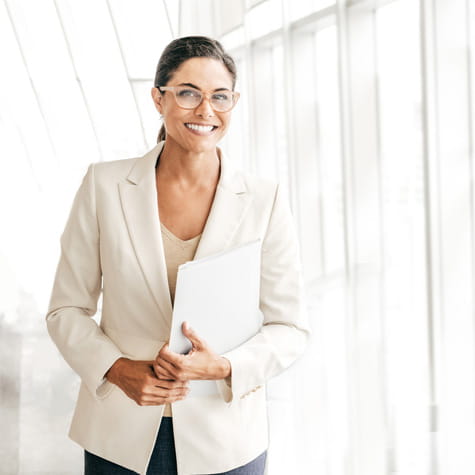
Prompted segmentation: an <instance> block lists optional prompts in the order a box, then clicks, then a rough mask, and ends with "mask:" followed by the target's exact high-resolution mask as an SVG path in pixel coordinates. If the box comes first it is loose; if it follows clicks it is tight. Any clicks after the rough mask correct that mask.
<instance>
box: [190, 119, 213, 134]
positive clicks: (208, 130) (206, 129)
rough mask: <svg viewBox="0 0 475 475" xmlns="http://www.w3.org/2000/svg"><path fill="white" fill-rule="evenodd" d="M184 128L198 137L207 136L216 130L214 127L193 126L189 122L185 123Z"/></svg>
mask: <svg viewBox="0 0 475 475" xmlns="http://www.w3.org/2000/svg"><path fill="white" fill-rule="evenodd" d="M185 127H186V128H187V129H190V130H192V131H193V132H196V133H198V134H199V135H203V134H209V133H211V132H213V130H215V129H217V126H216V125H200V124H193V123H190V122H187V123H186V124H185Z"/></svg>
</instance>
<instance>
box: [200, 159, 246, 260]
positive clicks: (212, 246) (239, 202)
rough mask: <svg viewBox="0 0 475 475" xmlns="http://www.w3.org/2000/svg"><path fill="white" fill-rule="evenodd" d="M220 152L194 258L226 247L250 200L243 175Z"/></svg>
mask: <svg viewBox="0 0 475 475" xmlns="http://www.w3.org/2000/svg"><path fill="white" fill-rule="evenodd" d="M219 153H220V162H221V170H220V177H219V181H218V186H217V188H216V193H215V196H214V200H213V204H212V205H211V210H210V212H209V215H208V219H207V221H206V225H205V227H204V229H203V233H202V235H201V239H200V242H199V244H198V248H197V250H196V253H195V257H194V258H195V259H199V258H200V257H206V256H208V255H210V254H215V253H217V252H220V251H223V250H225V249H227V248H228V247H229V245H230V244H231V241H232V238H233V237H234V234H235V233H236V231H237V229H238V227H239V224H240V223H241V222H242V219H243V218H244V215H245V213H246V211H247V209H248V207H249V205H250V204H251V201H252V200H251V196H250V193H247V188H246V185H245V183H244V180H243V177H242V175H241V174H240V173H239V172H238V171H236V170H234V169H233V168H232V166H231V164H230V162H229V159H228V158H227V157H226V156H225V155H224V154H223V153H222V152H221V150H219Z"/></svg>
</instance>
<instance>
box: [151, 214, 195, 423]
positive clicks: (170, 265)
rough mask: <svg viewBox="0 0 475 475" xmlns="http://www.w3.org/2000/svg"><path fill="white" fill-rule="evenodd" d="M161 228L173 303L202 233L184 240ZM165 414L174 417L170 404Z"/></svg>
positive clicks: (162, 226) (161, 225)
mask: <svg viewBox="0 0 475 475" xmlns="http://www.w3.org/2000/svg"><path fill="white" fill-rule="evenodd" d="M160 229H161V231H162V241H163V250H164V252H165V262H166V265H167V277H168V287H169V288H170V297H171V299H172V305H173V303H174V301H175V289H176V279H177V274H178V266H180V265H181V264H184V263H185V262H187V261H191V260H193V257H194V256H195V253H196V249H197V247H198V244H199V242H200V238H201V233H200V234H198V236H195V237H193V238H191V239H187V240H183V239H180V238H179V237H177V236H175V235H174V234H173V233H172V232H171V231H170V230H169V229H167V228H166V227H165V226H164V225H163V224H162V223H160ZM163 416H164V417H172V410H171V405H170V404H166V405H165V410H164V412H163Z"/></svg>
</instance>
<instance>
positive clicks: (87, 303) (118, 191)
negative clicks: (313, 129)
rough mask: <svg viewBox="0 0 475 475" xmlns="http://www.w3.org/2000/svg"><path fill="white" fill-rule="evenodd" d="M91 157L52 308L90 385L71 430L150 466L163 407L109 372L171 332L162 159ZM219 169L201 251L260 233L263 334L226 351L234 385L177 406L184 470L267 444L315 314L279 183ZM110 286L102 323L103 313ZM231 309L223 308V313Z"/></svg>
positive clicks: (243, 459) (208, 469)
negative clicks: (275, 387)
mask: <svg viewBox="0 0 475 475" xmlns="http://www.w3.org/2000/svg"><path fill="white" fill-rule="evenodd" d="M162 146H163V142H162V143H160V144H158V145H157V146H155V147H154V148H153V149H152V150H151V151H150V152H148V153H147V154H146V155H144V156H143V157H140V158H132V159H126V160H118V161H113V162H104V163H97V164H92V165H90V166H89V169H88V171H87V173H86V175H85V177H84V180H83V182H82V184H81V186H80V188H79V190H78V192H77V194H76V197H75V199H74V203H73V206H72V209H71V213H70V216H69V219H68V222H67V224H66V227H65V230H64V233H63V234H62V236H61V257H60V260H59V264H58V267H57V271H56V276H55V281H54V286H53V291H52V295H51V300H50V305H49V309H48V313H47V316H46V320H47V325H48V331H49V333H50V335H51V338H52V339H53V340H54V342H55V344H56V345H57V347H58V349H59V351H60V352H61V354H62V355H63V357H64V358H65V360H66V361H67V362H68V363H69V365H70V366H71V367H72V368H73V369H74V371H76V373H77V374H78V375H79V376H80V377H81V380H82V383H81V387H80V391H79V396H78V401H77V405H76V409H75V412H74V416H73V421H72V424H71V429H70V437H71V438H72V439H73V440H74V441H76V442H77V443H79V444H80V445H81V446H82V447H84V448H85V449H87V450H88V451H90V452H92V453H94V454H97V455H99V456H101V457H103V458H106V459H108V460H110V461H112V462H115V463H117V464H120V465H122V466H124V467H127V468H129V469H131V470H134V471H136V472H139V473H146V469H147V465H148V461H149V458H150V455H151V453H152V449H153V446H154V442H155V439H156V436H157V432H158V428H159V426H160V420H161V417H162V413H163V406H155V407H141V406H138V405H137V404H136V403H135V402H134V401H133V400H131V399H129V398H128V397H127V396H126V395H125V394H124V393H123V392H122V391H121V390H120V389H119V388H118V387H117V386H115V385H113V384H111V383H110V382H108V381H106V380H104V378H103V377H104V374H105V373H106V371H107V370H108V369H109V368H110V366H111V365H112V364H113V363H114V361H115V360H117V359H118V358H119V357H121V356H125V357H127V358H131V359H153V358H154V357H155V356H156V354H157V352H158V350H159V349H160V348H161V346H162V345H163V343H164V342H165V341H166V340H167V339H168V337H169V332H170V322H171V318H172V304H171V300H170V293H169V287H168V281H167V272H166V265H165V259H164V253H163V245H162V239H161V233H160V222H159V216H158V205H157V193H156V182H155V163H156V160H157V157H158V154H159V153H160V150H161V148H162ZM220 159H221V174H220V179H219V183H218V187H217V190H216V194H215V198H214V201H213V204H212V207H211V211H210V214H209V217H208V220H207V222H206V226H205V228H204V230H203V234H202V237H201V240H200V243H199V246H198V249H197V252H196V258H199V257H203V256H207V255H210V254H213V253H216V252H219V251H222V250H224V249H227V248H231V247H233V246H236V245H238V244H241V243H245V242H249V241H251V240H254V239H257V238H261V239H262V242H263V245H262V273H261V295H260V310H261V312H262V313H263V319H264V325H263V326H262V329H261V330H260V332H259V333H258V334H257V335H256V336H254V337H253V338H251V339H250V340H249V341H247V342H246V343H244V344H243V345H241V346H239V347H238V348H236V349H234V350H232V351H230V352H229V353H226V354H225V355H224V356H225V357H226V358H228V359H229V361H230V362H231V366H232V378H231V388H229V387H228V386H227V385H226V383H225V382H224V381H217V382H216V384H217V385H218V387H219V390H220V395H217V396H207V397H191V396H190V397H188V398H186V399H185V400H183V401H180V402H178V403H175V404H173V426H174V433H175V445H176V456H177V464H178V473H179V474H180V475H188V474H209V473H217V472H224V471H227V470H230V469H232V468H235V467H238V466H240V465H243V464H245V463H247V462H249V461H250V460H252V459H253V458H255V457H256V456H257V455H259V454H260V453H262V452H263V451H264V450H265V449H266V448H267V445H268V431H267V413H266V397H265V382H266V381H267V380H268V379H269V378H271V377H272V376H274V375H276V374H278V373H280V372H281V371H282V370H283V369H284V368H286V367H288V366H289V365H290V364H291V363H292V362H293V361H294V360H295V359H296V358H297V357H298V356H299V355H300V354H301V353H302V352H303V350H304V347H305V344H306V340H307V334H308V331H307V323H306V317H305V308H304V303H303V299H302V292H301V291H302V279H301V273H300V265H299V252H298V247H297V239H296V235H295V233H294V228H293V224H292V218H291V214H290V211H289V208H288V205H287V203H286V202H285V200H284V199H283V198H282V194H281V192H280V191H279V188H278V186H277V185H276V184H273V183H271V182H267V181H264V180H260V179H257V178H254V177H251V176H248V175H246V174H244V173H241V172H238V171H235V170H233V169H232V167H231V164H230V163H229V161H228V159H227V158H226V157H225V156H224V155H223V154H221V158H220ZM101 291H102V294H103V303H102V315H101V320H100V325H97V324H96V322H95V321H94V319H92V318H90V317H92V316H93V315H94V314H95V313H96V309H97V301H98V298H99V295H100V293H101ZM223 317H225V316H223Z"/></svg>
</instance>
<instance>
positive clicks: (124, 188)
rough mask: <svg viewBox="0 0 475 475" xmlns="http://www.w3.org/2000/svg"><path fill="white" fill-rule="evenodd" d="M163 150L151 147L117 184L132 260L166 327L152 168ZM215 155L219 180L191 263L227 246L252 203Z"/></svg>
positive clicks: (162, 258) (166, 288)
mask: <svg viewBox="0 0 475 475" xmlns="http://www.w3.org/2000/svg"><path fill="white" fill-rule="evenodd" d="M162 147H163V142H161V143H159V144H158V145H156V146H155V147H154V148H153V149H152V150H150V151H149V152H148V153H147V154H145V155H144V156H143V157H141V158H139V159H137V160H136V162H135V164H134V166H133V168H132V170H131V171H130V173H129V175H128V176H127V181H126V182H124V183H120V184H119V192H120V199H121V204H122V209H123V212H124V218H125V221H126V223H127V229H128V230H129V235H130V239H131V241H132V244H133V247H134V250H135V253H136V256H137V260H138V261H139V264H140V267H141V269H142V272H143V274H144V277H145V280H146V282H147V285H148V286H149V289H150V292H151V293H152V295H153V297H154V300H155V302H156V304H157V306H158V308H159V310H160V312H161V314H162V317H163V318H164V319H165V322H166V324H167V325H170V315H171V314H172V303H171V298H170V291H169V286H168V277H167V267H166V262H165V255H164V251H163V242H162V235H161V230H160V218H159V214H158V203H157V189H156V181H155V164H156V160H157V157H158V155H159V153H160V151H161V149H162ZM219 152H220V163H221V169H220V178H219V181H218V186H217V188H216V193H215V196H214V200H213V204H212V205H211V210H210V213H209V215H208V219H207V221H206V225H205V227H204V230H203V233H202V235H201V239H200V242H199V244H198V248H197V250H196V253H195V259H199V258H200V257H205V256H208V255H210V254H215V253H217V252H220V251H223V250H225V249H226V248H228V247H229V245H230V243H231V241H232V238H233V237H234V235H235V233H236V231H237V229H238V227H239V224H240V223H241V221H242V219H243V217H244V215H245V213H246V210H247V209H248V207H249V205H250V203H251V201H252V199H251V196H250V193H247V188H246V185H245V183H244V180H243V177H242V175H241V174H240V173H239V172H237V171H235V170H234V169H233V168H232V167H231V164H230V163H229V161H228V158H227V157H226V156H225V155H224V154H223V153H221V151H219Z"/></svg>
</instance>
